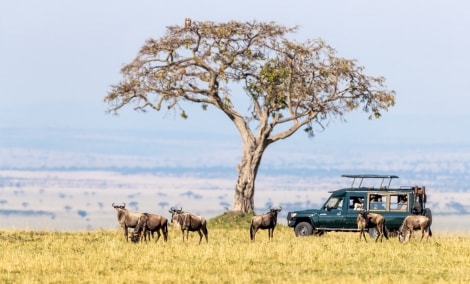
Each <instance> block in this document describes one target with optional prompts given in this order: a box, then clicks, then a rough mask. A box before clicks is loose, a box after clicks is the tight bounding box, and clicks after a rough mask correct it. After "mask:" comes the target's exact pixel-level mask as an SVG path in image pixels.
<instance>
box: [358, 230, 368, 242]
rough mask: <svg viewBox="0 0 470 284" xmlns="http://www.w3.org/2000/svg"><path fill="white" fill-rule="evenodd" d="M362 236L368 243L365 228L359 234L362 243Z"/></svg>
mask: <svg viewBox="0 0 470 284" xmlns="http://www.w3.org/2000/svg"><path fill="white" fill-rule="evenodd" d="M361 236H364V241H366V243H367V239H366V233H365V232H364V228H362V229H361V231H360V232H359V241H361Z"/></svg>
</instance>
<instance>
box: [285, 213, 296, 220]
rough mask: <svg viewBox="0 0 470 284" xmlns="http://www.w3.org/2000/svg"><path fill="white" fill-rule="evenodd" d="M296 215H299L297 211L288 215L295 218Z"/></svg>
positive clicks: (288, 217) (289, 217)
mask: <svg viewBox="0 0 470 284" xmlns="http://www.w3.org/2000/svg"><path fill="white" fill-rule="evenodd" d="M296 215H297V213H295V212H293V213H289V215H288V216H287V219H292V218H295V216H296Z"/></svg>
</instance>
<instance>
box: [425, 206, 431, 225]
mask: <svg viewBox="0 0 470 284" xmlns="http://www.w3.org/2000/svg"><path fill="white" fill-rule="evenodd" d="M423 215H424V216H426V217H428V218H429V220H431V224H432V213H431V209H429V208H426V209H424V210H423Z"/></svg>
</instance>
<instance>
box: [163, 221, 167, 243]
mask: <svg viewBox="0 0 470 284" xmlns="http://www.w3.org/2000/svg"><path fill="white" fill-rule="evenodd" d="M162 231H163V240H164V241H165V242H166V241H167V240H168V227H167V226H166V225H165V226H164V227H163V228H162Z"/></svg>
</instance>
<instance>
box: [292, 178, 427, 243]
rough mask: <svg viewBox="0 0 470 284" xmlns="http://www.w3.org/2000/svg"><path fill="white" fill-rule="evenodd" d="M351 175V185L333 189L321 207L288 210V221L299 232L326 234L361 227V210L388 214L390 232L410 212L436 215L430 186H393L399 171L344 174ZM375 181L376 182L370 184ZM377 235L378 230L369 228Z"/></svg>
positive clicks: (396, 227) (305, 234) (302, 234)
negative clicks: (429, 204)
mask: <svg viewBox="0 0 470 284" xmlns="http://www.w3.org/2000/svg"><path fill="white" fill-rule="evenodd" d="M342 177H345V178H351V179H352V183H351V187H347V188H343V189H339V190H335V191H332V192H330V193H331V195H330V197H329V198H328V199H327V200H326V202H325V204H324V205H323V206H322V207H321V209H307V210H300V211H292V212H289V213H287V224H288V226H289V227H292V228H294V232H295V235H296V236H308V235H322V234H323V233H325V232H327V231H346V232H355V231H358V229H357V223H356V218H357V214H358V213H359V211H360V210H368V211H370V212H373V213H378V214H381V215H382V216H384V217H385V220H386V221H385V225H386V227H387V228H388V230H389V232H392V233H393V232H396V231H398V229H399V227H400V226H401V224H402V222H403V219H405V217H406V216H408V215H410V214H421V215H425V216H427V217H430V218H432V215H431V210H430V209H429V208H426V189H425V187H424V186H423V187H418V186H402V187H398V188H392V187H390V184H391V183H392V181H393V180H394V179H398V176H396V175H371V174H366V175H342ZM369 183H373V184H374V185H372V186H371V185H369ZM369 234H371V235H372V236H374V235H375V234H376V232H375V230H369Z"/></svg>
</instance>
